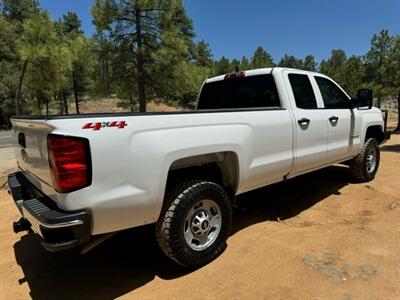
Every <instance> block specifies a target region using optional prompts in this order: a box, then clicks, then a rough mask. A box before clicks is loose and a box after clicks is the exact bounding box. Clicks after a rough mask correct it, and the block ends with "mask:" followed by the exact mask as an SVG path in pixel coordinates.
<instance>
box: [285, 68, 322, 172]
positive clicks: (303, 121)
mask: <svg viewBox="0 0 400 300" xmlns="http://www.w3.org/2000/svg"><path fill="white" fill-rule="evenodd" d="M284 78H285V83H286V86H287V87H289V88H288V89H287V90H288V96H289V98H291V101H290V102H291V103H292V111H293V114H294V118H295V124H294V125H295V127H296V130H295V143H294V144H295V149H294V153H295V168H294V170H295V171H294V172H295V173H296V174H298V173H303V172H306V171H308V170H311V169H314V168H317V167H319V166H321V165H322V164H324V162H325V161H326V156H327V149H328V147H327V136H328V131H327V130H328V128H327V123H326V118H325V114H324V111H323V110H321V109H322V108H323V107H322V104H321V103H318V101H317V98H316V97H315V93H314V88H313V86H312V84H311V81H310V77H309V75H308V74H306V73H301V72H299V71H286V72H285V73H284ZM294 105H295V107H293V106H294Z"/></svg>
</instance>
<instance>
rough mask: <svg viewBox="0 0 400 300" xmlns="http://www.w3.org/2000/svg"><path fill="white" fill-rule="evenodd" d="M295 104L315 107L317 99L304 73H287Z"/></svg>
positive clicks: (308, 107) (302, 106) (306, 107)
mask: <svg viewBox="0 0 400 300" xmlns="http://www.w3.org/2000/svg"><path fill="white" fill-rule="evenodd" d="M289 81H290V85H291V86H292V90H293V94H294V99H295V101H296V106H297V107H298V108H303V109H316V108H317V100H316V99H315V94H314V90H313V88H312V86H311V82H310V79H309V78H308V76H307V75H304V74H289Z"/></svg>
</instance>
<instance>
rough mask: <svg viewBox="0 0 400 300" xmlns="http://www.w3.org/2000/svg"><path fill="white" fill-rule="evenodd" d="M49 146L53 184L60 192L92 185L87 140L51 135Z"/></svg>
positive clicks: (48, 140)
mask: <svg viewBox="0 0 400 300" xmlns="http://www.w3.org/2000/svg"><path fill="white" fill-rule="evenodd" d="M47 146H48V153H49V163H50V169H51V175H52V178H53V184H54V187H55V189H56V190H57V191H58V192H60V193H66V192H72V191H75V190H78V189H81V188H84V187H86V186H88V185H90V184H91V180H92V172H91V162H90V149H89V142H88V140H87V139H84V138H78V137H68V136H61V135H53V134H50V135H49V136H48V138H47Z"/></svg>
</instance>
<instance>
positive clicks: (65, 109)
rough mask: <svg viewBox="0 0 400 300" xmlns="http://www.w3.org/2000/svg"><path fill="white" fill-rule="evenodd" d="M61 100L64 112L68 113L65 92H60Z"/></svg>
mask: <svg viewBox="0 0 400 300" xmlns="http://www.w3.org/2000/svg"><path fill="white" fill-rule="evenodd" d="M62 101H63V104H64V112H65V114H66V115H68V99H67V96H66V95H65V92H62Z"/></svg>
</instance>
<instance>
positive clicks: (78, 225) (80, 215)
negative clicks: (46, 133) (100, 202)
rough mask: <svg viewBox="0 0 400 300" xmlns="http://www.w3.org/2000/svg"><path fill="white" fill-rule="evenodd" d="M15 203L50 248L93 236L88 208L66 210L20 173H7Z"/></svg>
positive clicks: (63, 246) (76, 243) (54, 249)
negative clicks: (60, 207) (86, 209)
mask: <svg viewBox="0 0 400 300" xmlns="http://www.w3.org/2000/svg"><path fill="white" fill-rule="evenodd" d="M8 186H9V188H10V192H11V195H12V196H13V198H14V201H15V204H16V206H17V207H18V209H19V211H20V212H21V215H22V217H23V218H24V220H26V221H28V222H29V225H30V227H31V229H32V230H33V231H34V232H35V233H37V234H39V235H40V236H41V237H42V239H43V241H42V245H43V246H44V247H45V248H46V249H47V250H49V251H53V252H54V251H61V250H67V249H70V248H73V247H76V246H78V245H81V244H83V243H86V242H88V241H89V240H90V237H91V235H90V233H91V216H90V214H89V212H87V211H85V210H80V211H73V212H67V211H63V210H61V209H59V208H58V207H57V205H56V204H55V203H54V202H53V201H52V200H51V199H49V198H47V197H46V196H45V195H43V194H41V193H40V192H39V191H38V190H36V189H35V188H34V187H33V186H32V185H31V184H30V182H29V181H28V180H26V179H25V177H24V176H23V175H22V174H21V173H20V172H17V173H12V174H10V175H9V176H8Z"/></svg>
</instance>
